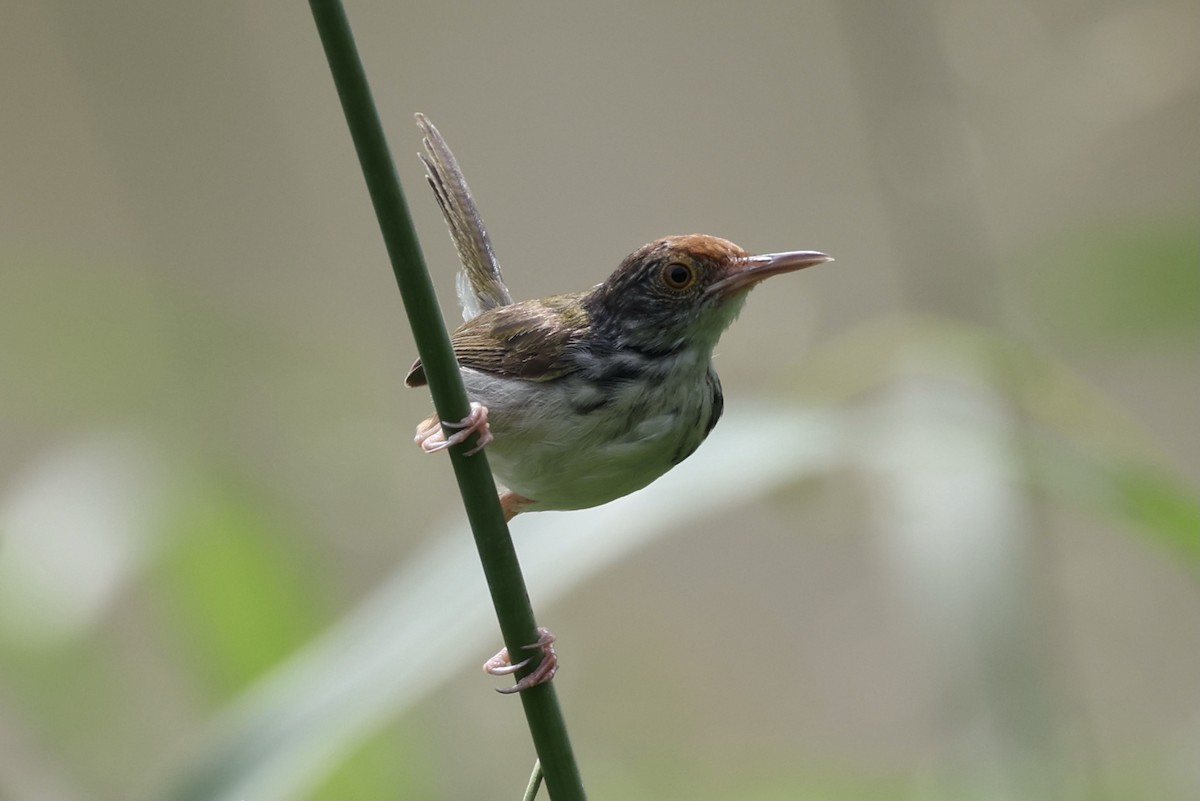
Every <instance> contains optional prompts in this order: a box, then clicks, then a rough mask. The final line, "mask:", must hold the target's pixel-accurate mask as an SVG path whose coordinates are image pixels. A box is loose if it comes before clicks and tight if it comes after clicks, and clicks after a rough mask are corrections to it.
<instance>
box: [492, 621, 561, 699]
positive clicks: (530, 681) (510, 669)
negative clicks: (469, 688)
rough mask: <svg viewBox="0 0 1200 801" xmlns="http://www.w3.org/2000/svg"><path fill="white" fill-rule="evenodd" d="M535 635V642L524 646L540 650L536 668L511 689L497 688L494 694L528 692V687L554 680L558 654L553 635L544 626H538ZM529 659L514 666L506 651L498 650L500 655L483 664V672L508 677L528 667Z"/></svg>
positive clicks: (505, 649) (504, 649)
mask: <svg viewBox="0 0 1200 801" xmlns="http://www.w3.org/2000/svg"><path fill="white" fill-rule="evenodd" d="M537 633H538V639H537V642H535V643H531V644H529V645H526V646H525V648H526V649H528V650H541V652H542V660H541V661H540V662H538V665H537V667H535V668H534V669H533V672H532V673H530V674H529V675H528V676H526V677H525V678H523V679H521V680H520V681H518V682H517V683H516V684H514V685H513V686H511V687H499V688H497V689H496V692H498V693H502V694H504V695H508V694H510V693H517V692H520V691H522V690H528V689H529V688H530V687H536V686H537V685H539V684H545V683H546V682H548V681H550V680H551V679H552V678H554V674H555V673H557V672H558V653H557V652H556V651H555V650H554V640H555V637H554V634H553V632H551V631H550V629H548V628H546V627H544V626H538V630H537ZM531 659H533V657H529V658H527V659H522V660H521V661H520V662H517V663H515V664H514V663H513V662H512V661H511V660H510V659H509V656H508V649H507V648H503V649H501V650H500V653H498V654H496V655H495V656H493V657H492V658H491V659H489V660H488V661H486V662H484V663H483V672H484V673H487V674H488V675H491V676H510V675H512V674H513V673H516V672H517V671H518V670H520V669H521V668H523V667H525V666H526V665H528V664H529V662H530V660H531Z"/></svg>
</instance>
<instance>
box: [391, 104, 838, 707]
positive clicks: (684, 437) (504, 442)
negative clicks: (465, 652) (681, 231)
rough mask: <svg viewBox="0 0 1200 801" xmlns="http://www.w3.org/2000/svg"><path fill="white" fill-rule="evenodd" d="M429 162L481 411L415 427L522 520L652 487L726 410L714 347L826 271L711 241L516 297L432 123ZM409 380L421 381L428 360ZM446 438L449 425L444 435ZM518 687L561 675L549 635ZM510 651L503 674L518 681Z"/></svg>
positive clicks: (647, 253)
mask: <svg viewBox="0 0 1200 801" xmlns="http://www.w3.org/2000/svg"><path fill="white" fill-rule="evenodd" d="M417 119H418V124H419V125H420V127H421V128H422V130H423V132H424V134H425V139H424V144H425V149H426V154H424V155H422V160H423V161H424V162H425V166H426V168H427V170H428V179H429V183H430V185H431V186H432V187H433V189H434V193H435V195H436V196H437V199H438V203H439V205H440V206H441V209H442V213H443V215H444V216H445V218H446V222H447V224H448V225H449V227H450V232H451V236H452V238H453V240H454V243H455V246H456V248H457V250H458V252H459V256H460V258H461V259H462V262H463V266H464V269H463V271H462V272H461V273H460V274H459V279H458V295H459V300H460V302H461V303H462V306H463V316H464V318H465V319H466V322H464V323H463V324H462V325H461V326H459V328H458V329H457V330H456V331H455V332H454V333H453V335H452V336H451V343H452V345H453V347H454V355H455V356H456V357H457V359H458V364H459V370H460V371H461V373H462V378H463V381H464V383H465V385H466V389H467V395H468V396H469V397H470V399H471V413H470V415H469V416H467V417H466V418H464V419H463V420H461V421H458V422H454V423H445V422H442V421H439V420H438V418H437V417H436V415H435V416H433V417H430V418H428V419H426V420H425V421H423V422H422V423H421V424H420V425H419V426H418V427H417V435H416V442H417V443H418V444H419V445H420V447H421V449H422V450H424V451H425V452H427V453H433V452H436V451H440V450H443V449H445V448H448V447H450V446H452V445H456V444H458V443H462V442H466V441H467V440H468V439H469V438H470V437H471V436H472V435H476V436H477V437H478V438H477V440H476V441H475V443H474V446H473V447H472V449H471V450H470V451H468V453H474V452H476V451H478V450H480V449H481V448H483V447H485V446H486V447H487V452H488V458H489V462H490V464H491V467H492V471H493V472H494V473H495V475H496V478H497V479H499V482H500V484H501V485H502V486H503V490H502V491H501V493H500V503H501V506H502V507H503V510H504V515H505V518H506V519H512V517H513V516H514V515H516V514H517V513H518V512H523V511H542V510H549V509H584V508H587V507H591V506H598V505H600V504H603V503H607V502H609V501H611V500H614V499H616V498H620V497H621V496H623V495H628V494H629V493H631V492H634V491H635V490H639V489H641V488H642V487H645V486H646V485H647V484H649V483H650V482H652V481H654V480H655V479H656V478H658V477H659V476H661V475H662V474H663V473H665V472H667V471H668V470H670V469H671V468H672V467H674V466H675V465H677V464H679V463H680V462H682V461H683V460H684V459H686V458H687V457H688V456H690V455H691V454H692V453H693V452H695V450H696V448H698V447H699V446H700V443H702V442H703V441H704V439H705V437H707V436H708V434H709V432H710V431H712V429H713V426H715V425H716V424H717V420H718V419H719V418H720V416H721V411H722V408H723V406H724V399H723V396H722V393H721V381H720V379H719V378H717V373H716V370H715V369H714V368H713V363H712V355H713V348H714V347H715V346H716V344H717V340H718V339H719V338H720V336H721V334H722V333H723V332H724V331H725V329H726V328H728V327H729V325H730V323H732V322H733V320H734V318H735V317H737V315H738V312H739V311H741V309H742V305H743V304H744V303H745V301H746V297H747V295H749V293H750V290H751V289H752V288H753V287H754V286H756V285H757V284H758V283H759V282H761V281H762V280H764V279H766V278H769V277H771V276H773V275H778V274H780V273H786V272H793V271H795V270H801V269H803V268H805V267H811V266H813V265H817V264H821V263H823V262H827V261H831V259H830V257H829V256H826V255H825V254H824V253H817V252H815V251H807V250H800V251H791V252H787V253H770V254H766V255H762V256H752V255H750V254H749V253H747V252H746V251H744V250H743V249H742V248H740V247H738V246H737V245H735V244H733V243H732V242H728V241H726V240H724V239H719V238H717V237H715V236H708V235H705V234H688V235H686V236H670V237H666V238H663V239H658V240H656V241H654V242H651V243H649V244H648V245H644V246H642V247H640V248H638V249H637V250H635V251H634V252H633V253H631V254H630V255H629V256H627V257H626V258H625V259H624V261H622V262H621V264H620V265H619V266H618V267H617V269H616V270H615V271H614V272H613V273H612V275H610V276H609V277H608V278H607V279H605V280H604V281H603V282H602V283H600V284H598V285H596V286H595V287H593V288H592V289H590V290H587V291H584V292H574V293H570V294H566V295H555V296H553V297H548V298H542V299H539V300H527V301H522V302H519V303H514V302H513V301H512V299H511V297H510V296H509V293H508V289H507V287H506V286H505V284H504V280H503V278H502V276H501V273H500V266H499V264H498V262H497V261H496V258H495V256H494V255H493V253H492V248H491V243H490V241H489V240H488V237H487V233H486V230H485V229H484V228H483V224H482V222H481V220H480V218H479V214H478V212H477V211H476V208H475V205H474V201H473V200H472V199H471V195H470V192H469V190H468V189H467V185H466V182H465V180H464V179H463V177H462V173H461V171H460V170H459V169H458V165H457V163H456V162H455V160H454V156H453V154H452V153H451V152H450V149H449V148H448V147H447V146H446V144H445V141H444V140H443V139H442V138H441V135H440V134H439V133H438V132H437V129H436V128H434V127H433V125H432V123H430V122H429V121H428V120H427V119H426V118H425V117H423V116H422V115H418V116H417ZM405 383H407V384H408V386H410V387H417V386H421V385H423V384H424V383H425V373H424V370H423V368H422V365H421V362H420V361H419V360H418V361H417V362H416V363H415V364H414V365H413V367H412V369H411V370H410V371H409V373H408V377H407V378H406V380H405ZM447 429H450V430H449V431H447ZM539 633H540V635H541V638H540V639H539V641H538V643H536V644H535V645H534V646H530V647H535V646H539V647H542V649H543V652H544V658H543V659H542V660H541V663H540V664H539V665H538V667H537V669H536V670H535V671H534V673H531V674H530V675H528V676H526V677H525V678H524V679H522V680H521V681H520V682H518V683H517V685H514V687H512V688H508V689H509V691H516V690H520V689H525V688H526V687H530V686H533V685H534V684H537V683H540V682H542V681H547V680H549V678H550V677H552V676H553V673H554V670H555V666H556V658H555V656H554V653H553V647H552V643H553V635H551V634H550V633H549V632H548V631H545V630H541V631H540V632H539ZM522 664H524V663H520V664H518V665H515V666H514V665H510V664H508V657H507V653H506V652H501V653H500V654H497V655H496V657H494V658H493V659H492V660H489V662H488V663H487V665H485V666H484V669H485V670H487V671H488V672H489V673H493V674H506V673H511V672H513V671H515V670H516V669H517V668H519V667H520V666H521V665H522Z"/></svg>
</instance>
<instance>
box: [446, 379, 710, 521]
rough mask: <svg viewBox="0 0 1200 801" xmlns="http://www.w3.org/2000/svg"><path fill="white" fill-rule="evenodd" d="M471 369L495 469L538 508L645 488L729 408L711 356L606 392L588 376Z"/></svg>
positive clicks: (574, 505) (604, 499)
mask: <svg viewBox="0 0 1200 801" xmlns="http://www.w3.org/2000/svg"><path fill="white" fill-rule="evenodd" d="M462 373H463V379H464V380H465V382H466V385H467V394H468V395H470V397H471V399H472V400H478V401H480V402H482V403H483V404H484V405H485V406H487V407H488V410H489V418H488V419H489V423H490V425H491V430H492V434H493V435H494V437H495V439H494V440H492V442H491V443H490V444H489V445H488V446H487V454H488V461H489V463H490V465H491V468H492V471H493V472H494V473H495V474H496V477H497V478H498V479H499V480H500V482H501V483H502V484H504V486H506V487H507V488H508V489H511V490H513V491H514V492H516V493H517V494H519V495H521V496H523V497H525V498H528V499H530V500H531V501H532V503H530V504H529V505H527V506H524V507H523V509H525V510H529V511H544V510H548V509H583V508H587V507H590V506H598V505H600V504H602V503H608V502H609V501H611V500H614V499H616V498H620V497H621V496H623V495H628V494H629V493H631V492H634V491H636V490H639V489H641V488H642V487H644V486H646V485H647V484H649V483H650V482H652V481H654V479H656V478H658V477H659V476H661V475H662V474H663V473H665V472H667V471H668V470H670V469H671V468H672V467H673V466H675V465H676V464H678V463H679V462H681V461H683V459H685V458H687V456H689V455H690V454H691V453H692V451H694V450H695V449H696V448H697V447H699V445H700V443H701V442H702V441H703V440H704V438H705V437H706V436H707V435H708V432H709V431H710V430H711V428H712V425H713V424H715V423H716V417H717V416H719V415H720V412H721V397H720V384H719V382H718V381H717V379H716V374H715V373H712V372H711V370H710V368H709V365H708V363H707V359H705V360H704V363H702V364H697V365H693V366H691V369H681V370H675V371H672V372H671V373H668V374H667V375H665V376H661V377H659V378H658V379H657V380H653V381H647V382H636V383H634V382H630V383H623V384H619V385H615V386H613V387H611V388H610V391H608V392H606V393H605V394H604V395H601V393H600V392H599V391H598V390H596V389H595V388H594V387H593V386H591V385H589V384H587V383H586V382H585V380H584V379H582V378H578V377H565V378H563V379H560V380H558V381H553V382H545V383H541V384H537V383H533V382H527V381H520V380H503V379H497V378H495V377H494V376H489V375H484V374H481V373H478V372H476V371H474V370H469V369H464V370H463V371H462ZM602 399H606V400H605V402H603V403H601V402H600V401H601V400H602Z"/></svg>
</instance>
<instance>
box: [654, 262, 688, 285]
mask: <svg viewBox="0 0 1200 801" xmlns="http://www.w3.org/2000/svg"><path fill="white" fill-rule="evenodd" d="M662 277H663V282H664V283H665V284H666V285H667V286H668V287H670V288H671V289H676V290H679V289H687V288H688V287H689V286H691V285H692V283H693V282H694V281H695V280H696V271H695V270H693V269H692V268H691V267H690V266H689V265H687V264H683V263H681V262H677V261H673V262H671V263H670V264H668V265H667V266H666V267H663V271H662Z"/></svg>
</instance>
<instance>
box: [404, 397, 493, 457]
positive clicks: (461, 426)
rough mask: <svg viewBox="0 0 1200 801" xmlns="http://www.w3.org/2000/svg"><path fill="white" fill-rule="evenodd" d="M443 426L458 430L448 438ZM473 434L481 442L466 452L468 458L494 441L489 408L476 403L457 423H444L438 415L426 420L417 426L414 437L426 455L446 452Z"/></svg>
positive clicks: (472, 404)
mask: <svg viewBox="0 0 1200 801" xmlns="http://www.w3.org/2000/svg"><path fill="white" fill-rule="evenodd" d="M443 426H445V427H446V428H453V429H457V430H456V431H455V432H454V433H453V434H451V435H450V436H446V432H445V431H444V430H443ZM472 434H478V435H479V442H478V443H477V444H476V445H475V447H474V448H472V449H471V450H469V451H467V452H466V454H465V455H466V456H470V455H471V454H473V453H478V452H479V451H481V450H483V446H484V445H487V444H488V443H489V442H491V441H492V430H491V428H489V427H488V410H487V407H486V406H484V405H483V404H482V403H477V402H475V401H472V402H471V413H470V414H468V415H467V416H466V417H464V418H463V419H461V420H459V421H458V422H457V423H443V422H442V421H440V420H438V418H437V415H436V414H435V415H433V416H432V417H427V418H425V419H424V420H422V421H421V423H420V425H418V426H417V435H416V436H415V437H413V442H415V443H417V445H418V446H419V447H420V448H421V450H423V451H425V453H437V452H438V451H444V450H446V448H449V447H450V446H451V445H457V444H458V443H460V442H462V441H464V440H466V439H467V438H468V437H470V436H471V435H472Z"/></svg>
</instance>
